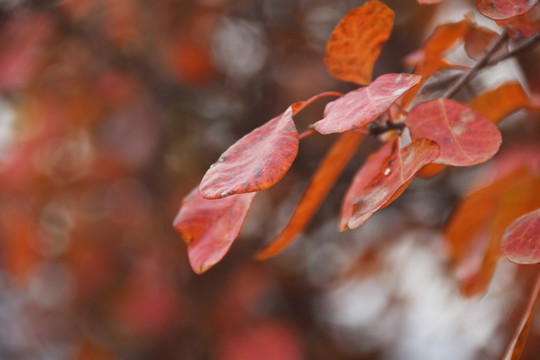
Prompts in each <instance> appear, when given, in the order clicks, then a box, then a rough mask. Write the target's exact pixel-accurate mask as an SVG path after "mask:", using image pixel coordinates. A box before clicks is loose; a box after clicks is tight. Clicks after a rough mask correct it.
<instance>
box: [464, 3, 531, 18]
mask: <svg viewBox="0 0 540 360" xmlns="http://www.w3.org/2000/svg"><path fill="white" fill-rule="evenodd" d="M475 1H476V6H477V7H478V10H479V11H480V13H482V15H484V16H487V17H488V18H490V19H493V20H503V19H509V18H512V17H514V16H518V15H522V14H525V13H526V12H527V11H529V10H530V9H531V8H532V7H533V6H535V5H536V4H537V3H538V0H510V1H509V0H475Z"/></svg>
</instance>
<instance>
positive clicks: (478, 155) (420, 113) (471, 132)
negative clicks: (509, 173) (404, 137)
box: [405, 99, 502, 166]
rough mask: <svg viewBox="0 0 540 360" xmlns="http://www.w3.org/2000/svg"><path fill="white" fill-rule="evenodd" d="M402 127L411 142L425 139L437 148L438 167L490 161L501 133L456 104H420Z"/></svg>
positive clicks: (477, 113)
mask: <svg viewBox="0 0 540 360" xmlns="http://www.w3.org/2000/svg"><path fill="white" fill-rule="evenodd" d="M405 123H406V124H407V126H408V127H409V129H410V131H411V136H412V138H413V139H414V138H428V139H432V140H435V141H436V142H437V143H438V144H439V145H440V147H441V155H440V157H439V158H438V159H437V161H436V163H439V164H444V165H453V166H471V165H476V164H479V163H482V162H484V161H486V160H489V159H490V158H491V157H493V155H495V154H496V153H497V151H498V150H499V147H500V145H501V143H502V137H501V133H500V132H499V130H498V129H497V127H496V126H495V125H493V124H492V123H491V121H489V119H487V118H486V117H485V116H484V115H482V113H480V112H479V111H477V110H474V109H471V108H469V107H467V106H465V105H463V104H461V103H459V102H457V101H455V100H450V99H437V100H431V101H427V102H425V103H422V104H419V105H418V106H416V107H415V108H414V109H413V110H412V111H411V112H410V114H409V115H408V116H407V118H406V120H405Z"/></svg>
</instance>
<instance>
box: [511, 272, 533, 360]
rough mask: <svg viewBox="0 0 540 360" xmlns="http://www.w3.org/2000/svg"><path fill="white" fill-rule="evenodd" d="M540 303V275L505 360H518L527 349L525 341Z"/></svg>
mask: <svg viewBox="0 0 540 360" xmlns="http://www.w3.org/2000/svg"><path fill="white" fill-rule="evenodd" d="M539 303H540V274H538V276H537V278H536V282H535V284H534V288H533V290H532V291H531V294H530V296H529V302H528V303H527V308H526V309H525V312H524V313H523V316H522V318H521V321H520V323H519V326H518V327H517V329H516V331H515V332H514V335H513V336H512V340H511V341H510V343H509V344H508V347H507V348H506V352H505V355H504V357H503V359H504V360H518V359H519V358H520V357H521V354H522V353H523V348H524V347H525V341H526V340H527V336H528V335H529V329H530V327H531V320H532V318H533V315H534V311H535V309H536V308H537V307H538V304H539Z"/></svg>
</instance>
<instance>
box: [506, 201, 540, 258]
mask: <svg viewBox="0 0 540 360" xmlns="http://www.w3.org/2000/svg"><path fill="white" fill-rule="evenodd" d="M501 251H502V253H503V255H504V256H506V258H507V259H508V260H510V261H512V262H514V263H516V264H537V263H540V209H536V210H534V211H532V212H530V213H527V214H525V215H523V216H521V217H520V218H518V219H516V220H514V222H512V224H510V226H508V228H506V231H505V232H504V235H503V238H502V242H501Z"/></svg>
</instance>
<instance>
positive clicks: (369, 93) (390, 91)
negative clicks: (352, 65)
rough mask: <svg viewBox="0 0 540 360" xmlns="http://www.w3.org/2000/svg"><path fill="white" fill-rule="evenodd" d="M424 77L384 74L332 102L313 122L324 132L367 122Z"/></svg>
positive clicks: (344, 129)
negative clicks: (367, 84)
mask: <svg viewBox="0 0 540 360" xmlns="http://www.w3.org/2000/svg"><path fill="white" fill-rule="evenodd" d="M421 78H422V77H421V76H419V75H410V74H385V75H381V76H379V77H378V78H377V79H376V80H375V81H374V82H373V83H372V84H370V85H369V86H366V87H363V88H359V89H356V90H353V91H351V92H349V93H347V94H345V95H344V96H343V97H341V98H339V99H337V100H335V101H332V102H331V103H328V104H327V105H326V108H325V109H324V118H323V119H322V120H320V121H318V122H316V123H315V124H314V125H313V128H314V129H315V130H317V131H318V132H319V133H321V134H331V133H341V132H345V131H349V130H353V129H357V128H360V127H363V126H365V125H368V124H369V123H370V122H372V121H373V120H375V119H377V117H379V115H381V114H382V113H384V112H385V111H386V110H388V108H389V107H390V105H392V104H393V103H394V102H395V101H396V100H397V99H398V98H399V97H400V96H401V95H403V94H404V93H405V92H407V90H409V89H411V88H412V87H413V86H414V85H416V84H418V82H419V81H420V79H421Z"/></svg>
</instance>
